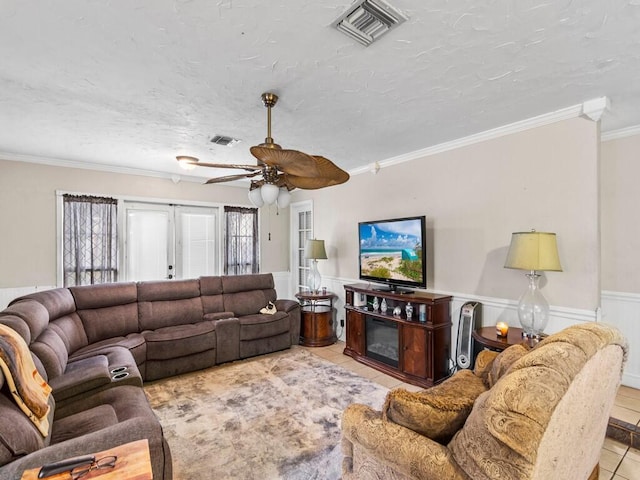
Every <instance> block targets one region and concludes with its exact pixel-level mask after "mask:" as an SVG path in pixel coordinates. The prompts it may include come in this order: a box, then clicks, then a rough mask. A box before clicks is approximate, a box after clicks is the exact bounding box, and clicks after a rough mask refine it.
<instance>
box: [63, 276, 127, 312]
mask: <svg viewBox="0 0 640 480" xmlns="http://www.w3.org/2000/svg"><path fill="white" fill-rule="evenodd" d="M69 290H70V291H71V294H72V295H73V298H74V299H75V301H76V308H77V309H78V310H96V309H98V308H106V307H115V306H117V305H128V304H130V303H135V302H137V301H138V289H137V288H136V284H135V283H134V282H126V283H103V284H100V285H82V286H76V287H69Z"/></svg>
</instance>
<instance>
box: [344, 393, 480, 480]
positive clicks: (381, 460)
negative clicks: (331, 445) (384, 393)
mask: <svg viewBox="0 0 640 480" xmlns="http://www.w3.org/2000/svg"><path fill="white" fill-rule="evenodd" d="M342 435H343V440H342V451H343V453H344V456H345V458H344V460H343V477H342V478H343V480H351V479H367V480H368V479H381V478H384V479H398V480H399V479H409V478H410V479H417V480H430V479H431V480H432V479H436V478H437V479H445V478H446V479H447V480H470V479H469V477H468V476H467V475H466V474H465V473H464V472H463V471H462V470H461V469H460V467H458V465H457V464H456V462H455V460H454V459H453V457H452V455H451V452H450V451H449V450H448V449H447V448H446V447H445V446H443V445H440V444H439V443H437V442H434V441H433V440H430V439H428V438H426V437H423V436H422V435H420V434H418V433H416V432H414V431H411V430H408V429H406V428H403V427H401V426H400V425H397V424H395V423H393V422H387V421H385V420H384V419H383V418H382V414H381V413H380V412H377V411H375V410H373V409H372V408H370V407H368V406H366V405H360V404H357V403H354V404H351V405H349V406H348V407H347V409H346V410H345V411H344V414H343V416H342Z"/></svg>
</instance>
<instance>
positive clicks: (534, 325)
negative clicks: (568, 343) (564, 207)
mask: <svg viewBox="0 0 640 480" xmlns="http://www.w3.org/2000/svg"><path fill="white" fill-rule="evenodd" d="M504 266H505V268H515V269H518V270H528V272H529V273H526V274H525V275H526V276H527V278H528V279H529V286H528V288H527V290H526V291H525V292H524V293H523V294H522V296H521V297H520V300H519V301H518V318H519V319H520V324H521V325H522V329H523V331H524V332H523V335H524V336H525V337H527V338H531V339H538V338H540V336H541V335H542V333H543V331H544V329H545V327H546V326H547V322H548V321H549V304H548V303H547V300H546V299H545V298H544V295H542V292H541V291H540V286H539V285H538V283H539V281H540V274H539V273H537V272H540V271H551V272H561V271H562V267H561V266H560V257H559V256H558V245H557V243H556V234H555V233H549V232H536V231H535V230H531V231H530V232H516V233H513V234H511V245H510V246H509V252H508V253H507V259H506V261H505V264H504Z"/></svg>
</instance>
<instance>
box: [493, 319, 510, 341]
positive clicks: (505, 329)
mask: <svg viewBox="0 0 640 480" xmlns="http://www.w3.org/2000/svg"><path fill="white" fill-rule="evenodd" d="M496 333H497V334H498V336H499V337H506V336H507V334H508V333H509V325H507V324H506V323H505V322H498V323H497V324H496Z"/></svg>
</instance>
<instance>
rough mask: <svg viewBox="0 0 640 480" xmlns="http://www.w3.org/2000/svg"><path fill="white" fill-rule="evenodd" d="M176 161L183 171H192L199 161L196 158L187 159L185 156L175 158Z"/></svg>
mask: <svg viewBox="0 0 640 480" xmlns="http://www.w3.org/2000/svg"><path fill="white" fill-rule="evenodd" d="M176 160H178V163H179V164H180V166H181V167H182V168H184V169H185V170H193V169H194V168H196V165H197V163H198V162H199V161H200V160H198V159H197V158H196V157H189V156H187V155H181V156H178V157H176Z"/></svg>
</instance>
